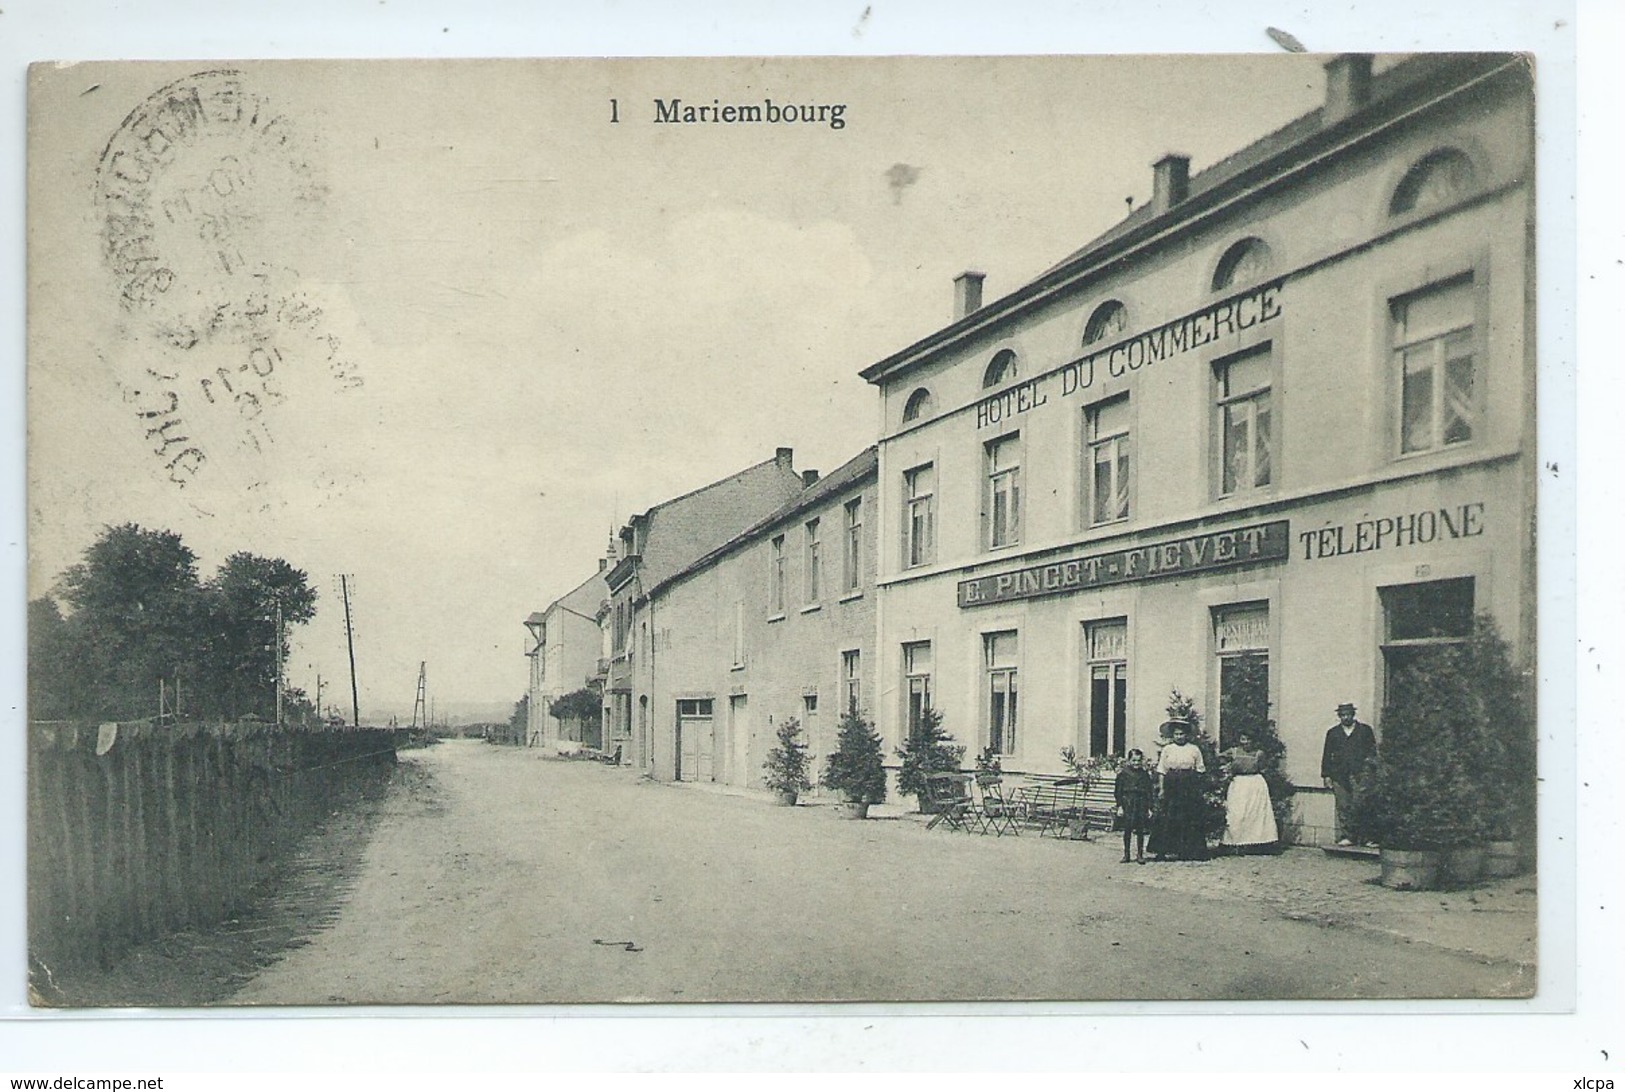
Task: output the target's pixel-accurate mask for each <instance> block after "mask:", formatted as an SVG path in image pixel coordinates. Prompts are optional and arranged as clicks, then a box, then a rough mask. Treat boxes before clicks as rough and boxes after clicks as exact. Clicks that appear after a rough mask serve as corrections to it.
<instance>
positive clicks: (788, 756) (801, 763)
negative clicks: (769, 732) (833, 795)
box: [762, 717, 812, 808]
mask: <svg viewBox="0 0 1625 1092" xmlns="http://www.w3.org/2000/svg"><path fill="white" fill-rule="evenodd" d="M774 735H776V736H777V737H778V741H779V745H778V746H777V747H775V748H773V749H772V750H771V751H769V752H767V761H766V762H764V763H762V769H763V770H764V771H766V773H767V776H766V777H764V778H763V779H762V780H763V782H764V783H765V784H766V785H767V788H768V791H769V792H772V793H774V794H775V795H776V797H777V800H776V802H777V803H778V804H779V805H780V806H781V807H787V808H791V807H795V803H796V797H797V796H799V795H800V794H801V793H804V792H806V791H807V790H808V789H810V788H812V778H811V777H809V776H808V767H809V766H810V765H811V759H810V758H809V757H808V755H807V745H806V743H804V742H802V739H801V721H799V720H797V719H796V718H795V717H791V718H790V719H789V720H787V721H784V722H783V723H781V724H780V725H779V727H778V730H777V731H776V732H775V733H774Z"/></svg>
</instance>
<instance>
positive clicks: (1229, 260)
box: [1213, 238, 1270, 292]
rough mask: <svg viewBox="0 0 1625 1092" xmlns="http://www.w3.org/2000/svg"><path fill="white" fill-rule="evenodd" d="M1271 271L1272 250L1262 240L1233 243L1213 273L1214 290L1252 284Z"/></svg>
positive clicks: (1249, 239) (1252, 239) (1250, 239)
mask: <svg viewBox="0 0 1625 1092" xmlns="http://www.w3.org/2000/svg"><path fill="white" fill-rule="evenodd" d="M1269 271H1270V248H1269V246H1268V245H1267V244H1266V243H1265V242H1264V240H1262V239H1257V238H1247V239H1243V240H1241V241H1240V242H1239V243H1233V244H1232V245H1231V247H1230V249H1229V250H1227V251H1225V252H1224V257H1222V258H1220V259H1219V268H1217V269H1215V270H1214V271H1213V290H1214V291H1215V292H1217V291H1219V290H1220V289H1224V288H1229V287H1230V286H1231V285H1234V284H1251V283H1252V282H1253V281H1256V280H1259V279H1260V278H1262V277H1263V276H1264V274H1266V273H1268V272H1269Z"/></svg>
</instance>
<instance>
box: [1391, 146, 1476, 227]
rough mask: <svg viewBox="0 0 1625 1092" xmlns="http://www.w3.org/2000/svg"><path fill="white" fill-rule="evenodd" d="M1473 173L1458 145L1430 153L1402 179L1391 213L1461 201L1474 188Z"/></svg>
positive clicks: (1417, 210)
mask: <svg viewBox="0 0 1625 1092" xmlns="http://www.w3.org/2000/svg"><path fill="white" fill-rule="evenodd" d="M1473 173H1474V172H1473V161H1472V160H1470V159H1468V158H1467V156H1466V154H1465V153H1464V152H1461V151H1459V150H1458V149H1456V148H1441V149H1439V150H1438V151H1436V152H1430V153H1428V154H1427V155H1426V156H1423V157H1422V161H1421V162H1419V163H1418V164H1417V165H1416V166H1414V167H1412V168H1411V169H1410V170H1409V171H1407V172H1406V173H1405V177H1404V178H1403V179H1401V180H1400V183H1399V185H1398V187H1396V188H1395V190H1394V199H1393V200H1392V201H1390V202H1389V203H1388V214H1389V215H1390V216H1399V215H1401V214H1403V213H1407V212H1419V211H1423V210H1426V209H1431V208H1438V207H1440V206H1443V205H1448V204H1450V203H1451V202H1453V201H1457V200H1460V199H1461V198H1462V197H1463V196H1465V195H1466V193H1467V191H1468V190H1470V189H1472V188H1473Z"/></svg>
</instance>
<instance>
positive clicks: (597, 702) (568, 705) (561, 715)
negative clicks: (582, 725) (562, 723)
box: [547, 686, 603, 722]
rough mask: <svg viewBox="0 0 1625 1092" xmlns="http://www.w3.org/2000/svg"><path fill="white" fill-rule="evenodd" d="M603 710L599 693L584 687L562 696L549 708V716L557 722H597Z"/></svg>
mask: <svg viewBox="0 0 1625 1092" xmlns="http://www.w3.org/2000/svg"><path fill="white" fill-rule="evenodd" d="M602 708H603V699H602V698H600V697H599V696H598V691H596V690H593V689H592V688H591V687H586V686H583V687H582V688H581V689H579V690H572V691H570V692H569V693H568V694H562V695H560V696H559V697H558V698H557V699H555V700H554V701H552V702H550V703H549V704H548V707H547V714H548V716H550V717H553V718H554V719H556V720H577V721H593V722H595V721H597V720H598V717H599V715H600V712H601V710H602Z"/></svg>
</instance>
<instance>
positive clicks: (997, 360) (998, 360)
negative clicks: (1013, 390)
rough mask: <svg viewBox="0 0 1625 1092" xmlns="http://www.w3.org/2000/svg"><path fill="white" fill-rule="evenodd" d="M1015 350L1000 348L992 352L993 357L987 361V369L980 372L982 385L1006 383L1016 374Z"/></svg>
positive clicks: (991, 385) (990, 385)
mask: <svg viewBox="0 0 1625 1092" xmlns="http://www.w3.org/2000/svg"><path fill="white" fill-rule="evenodd" d="M1019 374H1021V373H1020V372H1019V371H1017V370H1016V351H1015V350H1014V349H1000V350H999V351H998V352H996V353H994V354H993V359H992V360H990V361H988V363H987V371H985V372H983V373H982V386H984V387H997V386H998V385H999V384H1000V383H1008V382H1009V381H1010V380H1012V379H1014V378H1015V377H1016V376H1017V375H1019Z"/></svg>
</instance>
